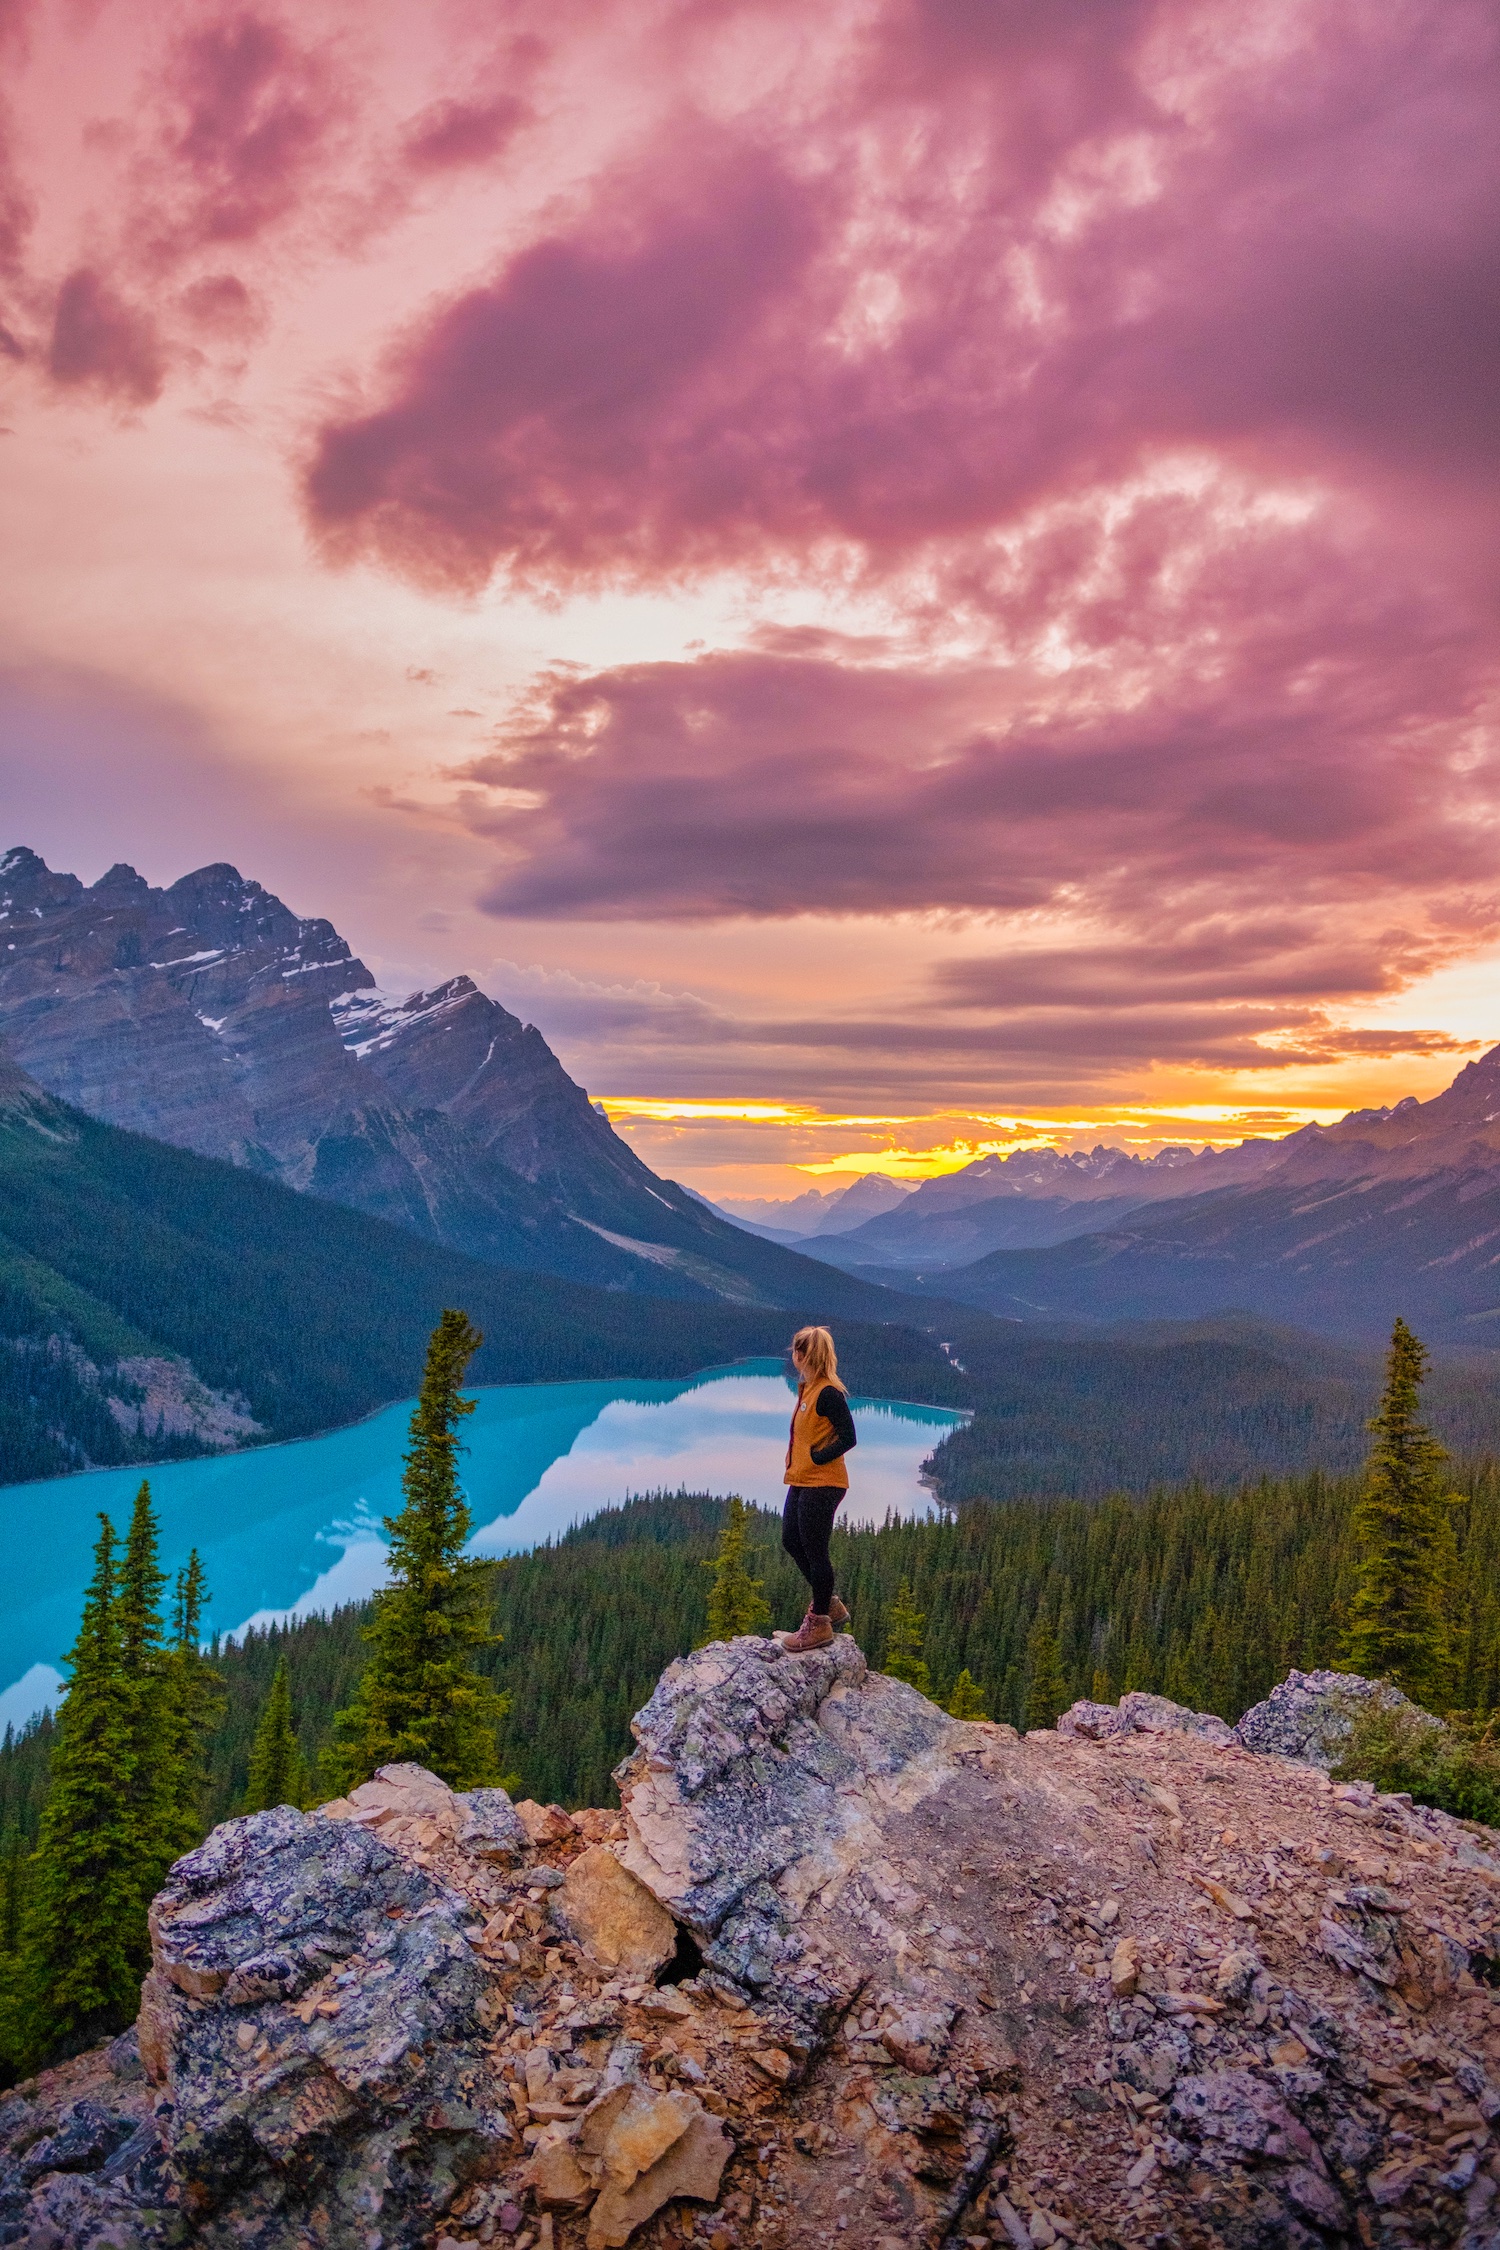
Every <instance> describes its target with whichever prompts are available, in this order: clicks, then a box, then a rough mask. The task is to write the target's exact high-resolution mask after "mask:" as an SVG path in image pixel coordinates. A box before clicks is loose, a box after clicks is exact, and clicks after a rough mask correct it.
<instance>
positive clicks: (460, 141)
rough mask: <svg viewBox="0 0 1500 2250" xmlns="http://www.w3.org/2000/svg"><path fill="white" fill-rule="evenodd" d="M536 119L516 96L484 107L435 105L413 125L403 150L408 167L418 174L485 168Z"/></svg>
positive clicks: (505, 96) (503, 97) (453, 103)
mask: <svg viewBox="0 0 1500 2250" xmlns="http://www.w3.org/2000/svg"><path fill="white" fill-rule="evenodd" d="M530 116H531V111H530V109H529V108H528V107H527V105H526V103H525V102H523V101H520V100H518V99H517V97H516V96H515V95H514V94H497V95H495V96H494V98H493V99H492V100H489V101H480V102H461V101H442V102H434V103H433V105H432V107H431V108H430V109H427V110H424V111H423V112H422V114H421V116H420V117H416V118H414V119H413V120H412V123H411V126H410V128H409V130H408V132H407V135H406V139H405V142H404V144H403V150H402V153H403V154H404V156H405V158H406V161H407V163H408V164H409V165H410V166H411V167H412V169H413V170H414V171H417V172H451V171H456V170H458V169H459V168H460V167H461V166H463V165H466V164H486V163H488V162H489V161H490V160H491V159H492V158H493V157H496V156H498V155H500V153H501V152H502V150H504V149H505V148H506V147H507V146H508V144H509V143H510V142H511V141H512V140H513V139H514V138H515V136H516V134H517V133H518V132H519V131H520V129H521V127H522V126H523V125H525V124H526V123H527V121H528V119H529V118H530Z"/></svg>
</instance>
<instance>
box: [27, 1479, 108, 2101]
mask: <svg viewBox="0 0 1500 2250" xmlns="http://www.w3.org/2000/svg"><path fill="white" fill-rule="evenodd" d="M66 1662H67V1664H68V1667H69V1671H70V1674H71V1677H70V1679H69V1682H68V1690H67V1695H66V1698H65V1699H64V1702H63V1706H62V1710H61V1712H60V1713H59V1716H58V1723H57V1730H56V1735H55V1738H54V1741H53V1745H52V1771H51V1786H50V1788H49V1790H48V1793H47V1803H46V1809H45V1811H44V1813H43V1815H42V1822H41V1832H40V1835H39V1837H38V1840H37V1848H36V1852H35V1854H34V1855H33V1859H32V1863H31V1868H30V1880H29V1882H28V1885H27V1898H26V1907H25V1916H24V1920H23V1924H22V1931H21V1957H20V1960H19V1962H18V1964H17V1975H16V1978H15V1980H14V1984H13V1986H12V1991H11V1994H10V1996H9V1997H10V2001H11V2013H12V2021H11V2023H10V2025H9V2026H8V2032H9V2037H8V2040H7V2044H8V2045H9V2047H10V2049H11V2051H12V2054H13V2055H14V2057H15V2059H16V2060H17V2061H19V2062H21V2063H23V2064H24V2063H28V2062H33V2061H35V2060H37V2059H39V2058H40V2057H41V2056H43V2055H45V2054H48V2053H52V2052H54V2051H56V2050H59V2049H60V2050H63V2051H65V2052H72V2051H75V2050H76V2049H78V2048H80V2047H84V2046H87V2045H88V2044H89V2042H90V2041H91V2040H93V2039H97V2038H99V2037H101V2036H103V2035H104V2034H106V2033H109V2032H114V2031H118V2030H119V2029H120V2027H121V2026H122V2025H123V2024H126V2023H128V2022H129V2021H130V2019H131V2017H132V2016H133V2015H134V2014H135V2012H136V2008H137V2005H138V2003H139V1999H140V1972H139V1969H138V1967H137V1966H136V1960H135V1950H136V1938H137V1932H138V1930H139V1926H140V1919H141V1900H140V1839H139V1834H138V1831H137V1827H136V1824H135V1821H134V1819H133V1818H132V1814H131V1809H130V1806H129V1803H128V1801H127V1796H126V1792H125V1791H124V1790H123V1789H122V1786H121V1781H122V1775H123V1772H124V1768H125V1757H126V1745H127V1743H128V1741H129V1737H130V1730H131V1723H132V1713H133V1706H132V1696H131V1691H130V1688H129V1686H128V1684H127V1681H126V1678H125V1674H124V1671H123V1669H122V1665H121V1651H120V1628H119V1618H118V1615H117V1606H116V1576H115V1538H114V1531H113V1529H112V1527H111V1525H110V1521H109V1518H108V1517H107V1516H102V1515H101V1516H100V1518H99V1540H98V1544H97V1546H96V1547H95V1549H94V1575H93V1578H92V1579H91V1580H90V1582H89V1587H88V1592H87V1594H86V1595H85V1597H84V1605H83V1616H82V1618H81V1620H80V1622H79V1627H78V1638H77V1639H76V1641H75V1642H74V1643H73V1646H72V1648H71V1650H70V1651H69V1653H68V1656H67V1658H66Z"/></svg>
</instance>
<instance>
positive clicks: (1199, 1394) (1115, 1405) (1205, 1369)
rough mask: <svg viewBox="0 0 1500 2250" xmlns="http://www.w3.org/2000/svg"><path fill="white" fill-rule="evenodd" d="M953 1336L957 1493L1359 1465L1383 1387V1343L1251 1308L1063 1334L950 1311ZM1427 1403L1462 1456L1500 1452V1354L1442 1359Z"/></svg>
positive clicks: (952, 1446)
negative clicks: (1341, 1337)
mask: <svg viewBox="0 0 1500 2250" xmlns="http://www.w3.org/2000/svg"><path fill="white" fill-rule="evenodd" d="M939 1334H940V1335H942V1336H944V1337H946V1338H947V1339H948V1340H949V1342H950V1344H951V1345H952V1348H953V1350H954V1351H955V1353H956V1355H957V1356H958V1358H959V1359H961V1360H962V1362H963V1367H964V1372H965V1376H966V1380H967V1386H968V1387H967V1389H966V1390H965V1391H964V1392H963V1394H962V1397H963V1400H964V1402H965V1403H970V1404H972V1405H973V1406H974V1408H975V1413H974V1419H973V1421H972V1422H971V1423H969V1424H968V1426H967V1427H966V1428H964V1429H961V1430H956V1431H955V1432H954V1433H953V1435H952V1436H951V1437H949V1438H947V1439H945V1440H944V1442H943V1444H942V1445H941V1447H940V1448H939V1450H938V1452H937V1455H936V1457H935V1459H934V1462H933V1466H932V1484H933V1489H934V1490H935V1491H936V1492H937V1493H938V1494H939V1495H940V1496H941V1498H942V1499H944V1500H945V1501H947V1502H949V1503H950V1504H951V1505H956V1504H958V1503H961V1502H964V1501H969V1500H977V1499H989V1500H1008V1499H1021V1498H1050V1497H1054V1496H1068V1497H1075V1498H1093V1497H1097V1496H1100V1495H1103V1494H1105V1493H1111V1492H1145V1491H1149V1490H1150V1489H1151V1487H1152V1486H1155V1485H1172V1484H1185V1483H1187V1482H1189V1481H1190V1480H1192V1479H1198V1480H1200V1481H1201V1482H1203V1483H1205V1484H1211V1485H1214V1486H1215V1487H1217V1488H1219V1489H1221V1490H1222V1489H1224V1488H1225V1487H1232V1486H1234V1485H1237V1484H1239V1483H1240V1482H1241V1481H1243V1480H1245V1479H1247V1478H1253V1477H1259V1476H1289V1475H1295V1474H1297V1473H1299V1472H1303V1471H1306V1470H1307V1469H1309V1468H1312V1467H1313V1466H1315V1465H1316V1466H1317V1467H1319V1468H1321V1469H1325V1470H1330V1471H1334V1472H1340V1471H1344V1470H1349V1469H1353V1468H1354V1467H1355V1466H1356V1465H1357V1463H1358V1462H1360V1461H1361V1460H1362V1459H1363V1458H1364V1455H1365V1452H1366V1450H1367V1448H1368V1444H1369V1439H1368V1435H1367V1432H1366V1427H1365V1425H1366V1422H1367V1421H1368V1418H1369V1416H1370V1414H1371V1413H1372V1411H1373V1409H1374V1405H1375V1401H1376V1399H1377V1397H1378V1396H1379V1392H1380V1385H1381V1354H1380V1353H1379V1352H1378V1351H1376V1350H1374V1349H1368V1350H1367V1349H1361V1348H1358V1347H1354V1346H1344V1345H1339V1344H1332V1343H1328V1342H1325V1341H1324V1340H1322V1339H1321V1338H1319V1337H1316V1336H1311V1335H1308V1334H1306V1333H1305V1332H1304V1331H1302V1330H1299V1329H1295V1328H1281V1327H1275V1326H1273V1325H1271V1324H1270V1323H1269V1322H1265V1321H1259V1320H1252V1319H1250V1318H1248V1317H1246V1316H1233V1315H1232V1316H1230V1317H1228V1318H1223V1319H1218V1320H1202V1321H1192V1322H1185V1321H1184V1322H1177V1321H1161V1322H1155V1323H1148V1322H1144V1321H1142V1322H1138V1323H1132V1324H1130V1325H1128V1326H1121V1327H1118V1328H1112V1329H1106V1330H1103V1331H1095V1332H1094V1333H1092V1334H1090V1333H1089V1332H1087V1331H1085V1332H1083V1333H1082V1334H1080V1333H1078V1332H1076V1331H1075V1332H1074V1333H1072V1334H1064V1335H1060V1334H1056V1333H1054V1334H1051V1335H1049V1334H1048V1333H1047V1332H1046V1331H1045V1330H1038V1329H1036V1328H1030V1327H1026V1328H1021V1327H1017V1326H1015V1325H1014V1324H1013V1323H1010V1322H1006V1321H990V1320H986V1321H982V1322H972V1324H971V1320H966V1319H965V1316H964V1315H963V1314H955V1313H954V1312H953V1311H952V1310H951V1309H950V1310H949V1312H948V1313H947V1314H946V1315H945V1320H944V1325H943V1326H942V1328H941V1329H940V1330H939ZM1425 1410H1426V1412H1427V1414H1428V1416H1429V1419H1430V1420H1431V1422H1432V1426H1433V1428H1434V1430H1435V1431H1436V1432H1437V1434H1438V1436H1439V1437H1440V1438H1441V1439H1442V1441H1443V1443H1444V1444H1445V1445H1446V1446H1448V1448H1449V1449H1450V1451H1452V1452H1453V1453H1455V1454H1462V1455H1464V1456H1466V1457H1472V1458H1475V1459H1477V1458H1480V1457H1481V1456H1483V1455H1485V1454H1487V1453H1494V1454H1496V1455H1500V1358H1497V1357H1496V1355H1494V1354H1492V1353H1487V1354H1478V1353H1475V1354H1471V1355H1468V1356H1465V1357H1460V1356H1457V1355H1455V1356H1453V1357H1450V1358H1449V1359H1446V1360H1439V1361H1438V1363H1437V1364H1436V1365H1435V1366H1434V1367H1433V1369H1432V1371H1431V1373H1430V1375H1429V1377H1428V1381H1427V1386H1426V1394H1425Z"/></svg>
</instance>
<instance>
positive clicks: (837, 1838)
mask: <svg viewBox="0 0 1500 2250" xmlns="http://www.w3.org/2000/svg"><path fill="white" fill-rule="evenodd" d="M631 1728H632V1731H633V1733H634V1735H635V1738H636V1741H637V1743H638V1745H639V1748H638V1749H637V1751H636V1753H635V1755H634V1756H633V1757H630V1758H627V1759H626V1760H625V1761H624V1763H623V1764H622V1765H621V1766H619V1767H618V1768H617V1770H616V1773H615V1781H616V1783H617V1785H618V1787H619V1791H620V1797H621V1801H622V1802H623V1804H624V1807H625V1818H626V1837H625V1841H624V1843H623V1844H622V1845H621V1846H620V1847H619V1854H620V1858H621V1860H622V1861H623V1863H624V1865H625V1866H626V1867H627V1868H628V1869H629V1870H630V1872H631V1873H632V1874H633V1875H635V1876H638V1877H639V1879H640V1881H641V1882H642V1883H644V1884H645V1886H646V1888H647V1889H648V1890H650V1891H652V1892H653V1893H654V1894H655V1896H656V1897H657V1898H658V1899H659V1900H660V1901H661V1903H662V1904H663V1905H664V1906H665V1907H666V1908H667V1910H668V1911H669V1912H670V1913H671V1914H672V1915H673V1916H674V1917H675V1918H676V1920H678V1921H679V1922H682V1923H685V1924H686V1925H687V1927H688V1928H689V1929H690V1930H692V1931H693V1932H694V1934H695V1936H696V1937H697V1938H698V1940H699V1942H700V1944H702V1946H703V1948H704V1957H705V1959H706V1960H707V1961H708V1962H709V1963H710V1965H712V1966H715V1967H717V1968H719V1969H721V1970H723V1971H724V1972H726V1973H727V1974H729V1975H730V1976H732V1977H734V1978H736V1979H737V1980H739V1981H741V1982H743V1983H745V1984H746V1985H748V1986H750V1987H751V1988H752V1989H764V1988H765V1987H767V1986H770V1985H771V1984H773V1983H775V1984H776V1986H777V1988H778V1991H779V1993H780V1996H781V1997H782V1999H783V2000H784V2001H785V2002H786V2003H787V2004H788V2005H789V2006H792V2007H795V2006H796V2005H797V2004H798V2000H799V1997H801V1998H804V1999H806V2000H807V2001H808V2003H809V2004H811V2005H813V2006H817V2005H819V2004H820V2003H821V2000H822V1998H823V1995H822V1994H821V1992H820V1990H819V1986H818V1980H817V1978H816V1977H815V1976H814V1975H813V1974H812V1973H811V1972H810V1970H808V1969H806V1968H803V1969H801V1970H798V1969H796V1968H795V1967H794V1966H793V1965H794V1964H795V1963H796V1962H797V1961H798V1959H799V1957H800V1955H801V1954H802V1952H803V1947H802V1945H801V1943H800V1941H799V1939H798V1937H797V1936H796V1933H795V1929H794V1924H795V1923H796V1921H797V1920H798V1919H799V1917H800V1915H801V1913H802V1911H803V1909H804V1908H805V1906H806V1904H807V1902H808V1900H809V1899H810V1898H811V1897H812V1896H813V1895H814V1894H815V1893H816V1892H818V1891H820V1890H821V1889H823V1888H824V1887H825V1886H826V1885H827V1884H829V1883H830V1882H833V1881H835V1880H837V1879H838V1878H839V1877H841V1876H843V1875H846V1874H847V1873H848V1872H849V1870H850V1869H851V1868H853V1867H855V1866H857V1865H858V1864H859V1863H860V1862H861V1860H862V1859H863V1858H864V1857H866V1856H867V1855H870V1854H874V1855H875V1856H877V1857H878V1856H879V1849H880V1844H879V1816H880V1815H881V1814H882V1813H883V1812H892V1811H895V1810H897V1809H900V1808H903V1807H906V1808H909V1807H910V1806H912V1805H914V1804H916V1803H917V1802H918V1801H919V1800H920V1799H921V1798H922V1797H923V1796H924V1795H926V1794H927V1793H928V1792H930V1791H931V1790H933V1789H935V1788H937V1787H939V1786H940V1785H941V1783H942V1782H943V1781H944V1780H945V1779H946V1778H947V1777H948V1775H949V1774H950V1773H951V1770H952V1769H951V1766H950V1764H949V1763H948V1759H947V1756H946V1753H947V1751H948V1750H949V1749H950V1748H951V1747H952V1745H953V1744H954V1743H955V1742H957V1741H959V1740H960V1739H962V1738H963V1735H964V1733H965V1730H964V1729H963V1728H962V1727H961V1726H959V1725H958V1724H957V1722H955V1721H953V1720H951V1719H949V1718H948V1717H947V1716H946V1714H945V1713H943V1712H942V1711H940V1710H939V1709H938V1708H937V1706H936V1705H935V1704H933V1703H929V1702H928V1701H927V1699H926V1697H925V1696H921V1695H918V1693H917V1692H916V1690H915V1689H914V1688H911V1687H907V1686H906V1685H905V1684H904V1683H903V1682H902V1681H900V1680H892V1679H886V1678H884V1677H882V1675H880V1674H879V1673H875V1672H871V1670H870V1669H869V1666H868V1665H867V1664H866V1662H865V1659H864V1656H863V1655H862V1653H861V1652H860V1650H859V1648H858V1647H857V1646H856V1645H855V1643H854V1641H853V1639H852V1638H851V1637H850V1636H849V1635H847V1634H841V1635H840V1636H839V1637H838V1638H837V1639H836V1640H835V1641H833V1642H832V1644H831V1645H830V1646H829V1647H827V1648H824V1649H817V1650H814V1651H812V1652H810V1653H809V1654H807V1655H802V1656H789V1655H788V1654H787V1653H786V1652H785V1650H783V1649H782V1648H781V1646H780V1645H779V1643H777V1642H775V1641H762V1640H756V1639H752V1638H750V1637H748V1636H746V1637H744V1638H741V1639H738V1640H732V1641H716V1642H714V1643H712V1644H711V1645H710V1646H709V1647H707V1648H703V1649H698V1650H696V1651H695V1652H694V1653H693V1654H692V1655H691V1656H685V1657H681V1658H679V1660H678V1661H677V1662H676V1663H675V1664H669V1665H668V1666H667V1669H666V1671H665V1672H663V1674H662V1676H661V1678H660V1680H659V1681H658V1682H657V1685H656V1690H655V1693H654V1694H653V1695H652V1697H651V1700H650V1702H649V1703H648V1704H647V1705H646V1706H645V1709H644V1710H642V1711H640V1712H638V1713H637V1714H636V1717H635V1718H634V1719H633V1720H632V1721H631Z"/></svg>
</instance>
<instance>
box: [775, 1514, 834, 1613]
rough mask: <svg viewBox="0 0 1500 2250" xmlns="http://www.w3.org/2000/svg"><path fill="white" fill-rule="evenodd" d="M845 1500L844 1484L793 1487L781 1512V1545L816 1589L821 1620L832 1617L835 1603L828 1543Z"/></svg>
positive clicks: (814, 1600) (816, 1607)
mask: <svg viewBox="0 0 1500 2250" xmlns="http://www.w3.org/2000/svg"><path fill="white" fill-rule="evenodd" d="M843 1497H844V1491H843V1487H842V1485H837V1484H789V1485H788V1486H787V1488H786V1506H785V1507H784V1508H783V1509H782V1511H781V1544H782V1546H783V1547H785V1549H786V1551H787V1553H788V1554H789V1555H790V1556H791V1558H792V1560H793V1562H794V1563H795V1564H796V1565H797V1568H798V1569H799V1570H800V1571H801V1573H802V1575H803V1577H804V1578H805V1579H806V1580H807V1583H808V1585H809V1586H811V1588H812V1605H813V1611H814V1614H815V1615H816V1616H818V1617H826V1616H827V1615H828V1605H829V1603H830V1602H831V1601H832V1600H833V1564H832V1562H831V1560H830V1559H829V1554H828V1540H829V1535H830V1533H831V1532H832V1530H833V1518H834V1511H835V1510H836V1509H837V1507H838V1504H839V1502H840V1501H841V1500H842V1499H843Z"/></svg>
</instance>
